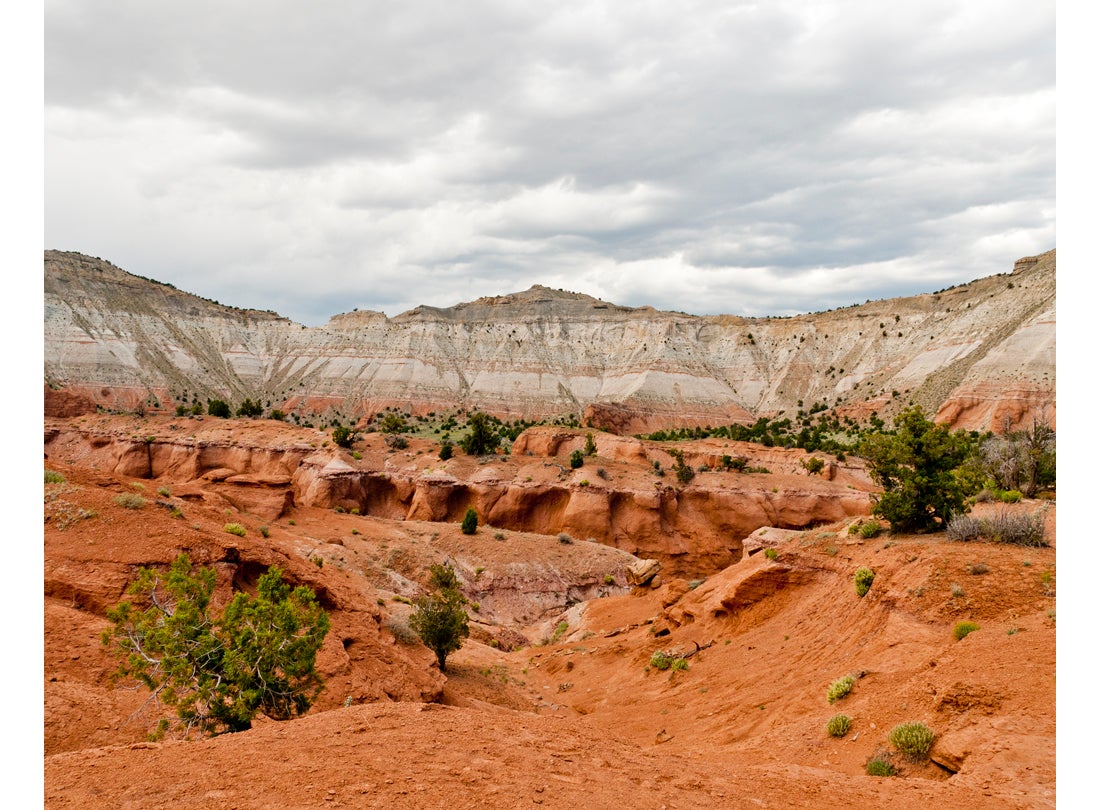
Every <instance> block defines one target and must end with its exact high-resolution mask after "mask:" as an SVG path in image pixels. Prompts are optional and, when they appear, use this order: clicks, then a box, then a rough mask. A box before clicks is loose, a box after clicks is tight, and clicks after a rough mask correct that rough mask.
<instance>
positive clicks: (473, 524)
mask: <svg viewBox="0 0 1100 810" xmlns="http://www.w3.org/2000/svg"><path fill="white" fill-rule="evenodd" d="M476 531H477V511H476V510H475V509H474V508H473V507H472V506H471V507H470V508H469V509H467V510H466V516H465V517H464V518H462V533H463V534H474V533H475V532H476Z"/></svg>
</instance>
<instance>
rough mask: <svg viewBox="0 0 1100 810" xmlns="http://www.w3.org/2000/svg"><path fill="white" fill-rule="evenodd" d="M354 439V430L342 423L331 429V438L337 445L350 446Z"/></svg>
mask: <svg viewBox="0 0 1100 810" xmlns="http://www.w3.org/2000/svg"><path fill="white" fill-rule="evenodd" d="M355 439H356V435H355V431H353V430H352V429H351V428H346V427H344V426H343V425H340V426H339V427H335V428H333V429H332V440H333V441H334V442H336V445H337V446H338V447H351V445H352V442H354V441H355Z"/></svg>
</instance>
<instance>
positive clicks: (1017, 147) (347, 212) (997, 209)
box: [45, 0, 1054, 323]
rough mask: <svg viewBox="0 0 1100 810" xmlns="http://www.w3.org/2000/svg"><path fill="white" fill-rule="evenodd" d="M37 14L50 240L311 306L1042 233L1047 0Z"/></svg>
mask: <svg viewBox="0 0 1100 810" xmlns="http://www.w3.org/2000/svg"><path fill="white" fill-rule="evenodd" d="M45 21H46V60H45V62H46V64H45V74H46V118H45V121H46V140H45V143H46V236H47V246H48V247H58V248H63V249H70V250H81V251H84V252H87V253H91V254H93V255H99V256H102V257H104V258H107V259H110V260H111V261H114V262H115V263H116V264H119V265H120V266H122V267H124V268H125V269H128V270H131V271H133V272H136V273H140V274H142V275H146V276H150V277H154V278H158V279H161V280H164V281H169V282H171V283H174V284H176V285H177V286H179V287H181V288H183V289H188V290H192V291H194V292H197V293H199V294H202V295H206V296H208V297H212V298H216V299H218V300H222V301H223V302H226V303H233V304H236V305H252V306H257V307H260V308H272V309H276V310H278V311H281V312H283V313H284V314H287V315H289V316H291V317H294V318H295V319H298V320H303V321H305V322H308V323H320V322H323V321H324V320H325V319H326V318H327V316H328V315H331V314H333V313H334V312H335V311H337V310H343V309H350V308H351V307H352V306H359V307H360V308H364V307H366V308H373V309H385V310H386V311H387V312H388V313H389V314H391V315H392V314H396V312H398V311H400V310H402V309H407V308H409V307H411V306H414V305H415V304H417V303H430V304H434V305H450V304H453V303H456V302H458V301H459V300H464V299H466V300H468V299H469V298H472V297H476V296H479V295H490V294H498V293H502V292H510V291H514V290H518V289H524V288H525V287H527V286H530V284H532V283H535V282H541V283H548V284H551V285H552V286H558V287H565V288H570V289H578V290H580V291H584V292H590V293H593V294H599V293H600V292H602V293H603V294H604V297H609V298H611V300H617V301H619V302H621V303H628V304H651V305H654V306H658V307H664V308H669V309H679V310H686V311H693V312H694V311H697V312H704V311H706V312H713V311H715V310H714V307H715V306H716V305H717V304H718V303H723V302H730V311H731V312H746V313H754V314H763V313H768V312H774V313H777V314H778V313H781V312H794V311H805V310H810V309H819V308H822V307H823V304H822V301H823V300H824V301H827V302H829V303H828V304H827V306H835V305H840V304H845V303H851V302H852V301H856V300H862V299H863V298H866V297H881V296H884V295H890V294H907V293H910V292H917V291H921V290H923V289H924V288H925V287H926V286H927V282H928V280H929V279H930V278H932V277H936V283H937V285H938V286H943V284H941V283H940V278H939V276H941V275H943V276H946V278H945V279H944V280H946V281H947V282H948V283H954V282H958V281H965V280H969V279H970V278H973V277H976V276H979V275H984V274H988V273H993V272H1002V271H1005V270H1007V269H1010V268H1011V263H1012V261H1013V260H1014V259H1015V258H1017V256H1018V255H1022V253H1020V252H1019V251H1020V250H1021V249H1022V248H1025V247H1026V250H1023V253H1028V252H1031V253H1035V252H1039V251H1040V250H1045V249H1048V248H1049V247H1052V246H1053V239H1054V232H1053V211H1054V95H1053V93H1054V90H1053V88H1054V63H1053V55H1054V30H1053V21H1054V10H1053V6H1052V5H1050V4H1034V3H1024V2H1022V0H1021V1H1019V2H1009V3H1007V4H1005V3H1003V2H998V3H966V4H958V3H949V2H946V1H945V2H940V1H939V0H929V2H927V3H922V4H908V5H906V4H902V5H901V6H897V5H895V6H890V7H886V6H883V5H882V4H881V3H873V2H862V1H860V0H854V1H852V2H835V3H822V2H778V3H770V4H755V3H747V2H746V3H733V4H730V3H718V2H706V1H705V0H698V1H697V2H690V3H687V2H685V3H677V4H668V3H656V2H651V3H650V2H647V3H636V4H632V5H631V8H630V9H628V10H627V9H624V8H623V7H622V6H621V5H619V4H614V3H610V2H602V3H601V2H589V1H588V0H563V2H560V3H557V4H555V5H554V6H553V7H550V8H547V9H536V8H534V7H527V6H522V5H518V4H501V3H497V2H491V1H490V0H485V2H470V3H463V4H459V5H456V4H451V3H442V2H410V3H405V4H400V5H394V4H391V3H382V2H356V3H351V2H329V3H324V4H320V5H318V4H314V5H306V6H303V5H302V4H300V3H297V2H290V0H273V2H272V3H269V4H267V5H266V6H265V10H264V13H263V14H259V13H257V11H256V7H255V5H254V4H252V3H244V2H240V1H239V0H237V1H234V0H228V1H227V2H219V3H213V2H209V0H195V2H193V3H190V4H188V5H186V6H181V5H179V4H171V3H156V2H153V3H149V2H143V3H138V2H119V0H110V2H108V0H82V2H80V3H76V2H67V1H66V0H49V2H47V4H46V17H45ZM867 268H874V270H873V271H871V272H868V271H867ZM883 268H888V270H887V271H884V270H883ZM303 278H306V279H308V284H306V285H305V289H303ZM866 284H870V285H871V289H866V290H864V289H863V288H862V287H861V285H866ZM649 295H651V296H653V297H651V298H645V296H649ZM842 296H848V298H847V299H844V298H842ZM345 303H346V305H345Z"/></svg>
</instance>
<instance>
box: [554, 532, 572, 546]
mask: <svg viewBox="0 0 1100 810" xmlns="http://www.w3.org/2000/svg"><path fill="white" fill-rule="evenodd" d="M558 542H559V543H561V544H562V545H563V546H568V545H572V543H573V538H572V536H571V535H569V534H568V533H567V532H558Z"/></svg>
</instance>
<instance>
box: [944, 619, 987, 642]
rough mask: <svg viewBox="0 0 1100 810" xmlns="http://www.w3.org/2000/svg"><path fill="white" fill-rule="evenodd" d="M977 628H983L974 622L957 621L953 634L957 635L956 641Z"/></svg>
mask: <svg viewBox="0 0 1100 810" xmlns="http://www.w3.org/2000/svg"><path fill="white" fill-rule="evenodd" d="M975 630H981V627H979V626H978V625H976V624H974V622H957V623H956V624H955V629H954V630H953V631H952V632H951V634H952V635H953V636H954V637H955V641H962V640H963V639H964V638H966V637H967V636H969V635H970V634H971V633H973V632H974V631H975Z"/></svg>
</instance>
